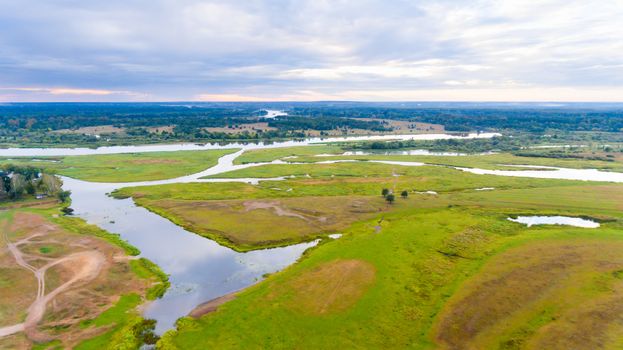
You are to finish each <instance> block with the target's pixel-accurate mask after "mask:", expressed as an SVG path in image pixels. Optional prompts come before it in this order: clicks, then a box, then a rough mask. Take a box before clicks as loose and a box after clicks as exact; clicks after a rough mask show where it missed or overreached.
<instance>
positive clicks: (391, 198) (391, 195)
mask: <svg viewBox="0 0 623 350" xmlns="http://www.w3.org/2000/svg"><path fill="white" fill-rule="evenodd" d="M395 199H396V197H394V195H393V194H391V193H390V194H388V195H387V196H385V200H386V201H387V203H389V204H392V203H393V202H394V200H395Z"/></svg>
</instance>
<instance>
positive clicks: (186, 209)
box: [139, 196, 388, 251]
mask: <svg viewBox="0 0 623 350" xmlns="http://www.w3.org/2000/svg"><path fill="white" fill-rule="evenodd" d="M139 201H140V202H141V204H142V205H144V206H145V207H147V208H148V209H150V210H152V211H155V212H157V213H163V215H164V216H166V217H167V218H169V219H170V220H172V221H173V222H176V223H178V224H180V225H182V226H184V227H185V228H187V229H188V230H190V231H193V232H196V233H198V234H201V235H204V236H206V237H210V238H212V239H214V240H216V241H218V242H221V243H223V244H225V245H227V246H231V247H233V248H235V249H236V250H240V251H244V250H250V249H258V248H265V247H272V246H279V245H287V244H292V243H295V242H301V241H308V240H311V239H313V238H316V237H319V236H321V235H326V234H328V233H333V232H336V231H338V230H340V229H344V228H346V227H348V225H350V224H351V223H353V222H355V221H358V220H362V219H365V218H370V217H372V216H374V215H377V214H378V213H379V212H383V211H385V210H387V209H388V207H387V205H386V204H385V201H384V200H383V199H382V198H380V197H376V198H374V197H373V198H371V197H353V196H348V197H326V196H325V197H295V198H280V199H263V200H262V199H249V200H208V201H201V200H170V199H162V200H154V201H151V200H139Z"/></svg>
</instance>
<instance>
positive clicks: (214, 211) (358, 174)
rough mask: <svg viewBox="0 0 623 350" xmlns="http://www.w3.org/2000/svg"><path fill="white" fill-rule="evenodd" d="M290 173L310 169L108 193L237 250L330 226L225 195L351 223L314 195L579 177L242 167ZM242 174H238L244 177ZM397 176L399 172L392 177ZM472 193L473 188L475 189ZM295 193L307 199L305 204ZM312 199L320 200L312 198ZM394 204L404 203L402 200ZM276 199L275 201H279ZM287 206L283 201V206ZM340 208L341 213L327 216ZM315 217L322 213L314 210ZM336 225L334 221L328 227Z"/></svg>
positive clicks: (458, 188) (371, 166) (530, 183)
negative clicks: (250, 206)
mask: <svg viewBox="0 0 623 350" xmlns="http://www.w3.org/2000/svg"><path fill="white" fill-rule="evenodd" d="M288 169H289V171H290V172H291V173H293V174H309V176H311V178H308V177H303V178H300V179H299V178H297V179H293V180H287V181H265V182H261V183H260V184H259V185H257V186H254V185H248V184H244V183H186V184H170V185H161V186H144V187H129V188H122V189H120V190H118V191H116V192H114V193H113V195H114V196H116V197H119V198H121V197H133V198H134V200H135V202H136V203H137V204H138V205H141V206H143V207H145V208H147V209H149V210H151V211H152V212H154V213H156V214H158V215H161V216H163V217H166V218H168V219H169V220H171V221H172V222H174V223H176V224H178V225H180V226H183V227H184V228H186V229H188V230H189V231H192V232H195V233H198V234H201V235H203V236H206V237H209V238H211V239H213V240H215V241H217V242H219V243H221V244H223V245H226V246H228V247H231V248H233V249H235V250H238V251H247V250H252V249H261V248H267V247H274V246H281V245H287V244H292V243H297V242H301V241H305V240H310V239H313V238H316V237H318V235H320V234H322V233H325V232H327V231H330V230H331V229H330V228H328V227H326V225H318V223H316V224H315V226H314V227H313V228H308V226H309V225H308V224H309V223H308V222H303V221H302V220H300V219H297V218H293V217H283V216H281V217H279V216H277V215H271V213H270V212H269V211H266V210H264V211H248V210H244V207H243V202H222V201H223V200H241V201H242V200H244V201H248V200H251V199H265V200H273V201H274V200H280V203H282V204H283V205H285V204H284V203H286V204H287V203H288V201H289V202H290V203H292V204H290V207H292V208H294V209H293V210H294V211H296V210H299V211H303V212H302V213H303V215H305V211H307V212H309V211H318V210H319V209H317V208H323V207H327V208H329V207H331V208H333V209H332V210H330V211H329V213H327V214H322V216H324V217H329V218H331V217H334V216H335V217H342V219H340V220H339V221H342V222H343V223H344V224H349V223H351V222H353V220H355V219H356V220H361V219H363V218H364V217H361V216H360V215H353V214H351V215H350V218H349V216H348V214H347V212H348V210H349V209H348V208H346V207H344V206H340V208H342V207H344V208H342V209H340V208H338V207H335V206H333V207H332V206H330V205H328V204H327V203H325V204H322V203H323V202H327V201H329V199H322V198H318V197H338V196H341V197H343V198H344V200H343V203H344V204H345V205H346V204H347V203H349V201H350V198H353V197H356V196H368V197H371V198H378V199H379V200H380V204H377V206H378V208H379V209H378V210H381V211H384V210H385V206H384V204H383V201H382V198H381V196H380V193H381V189H383V188H389V189H392V190H394V192H396V193H400V192H401V191H403V190H407V191H409V192H410V193H411V197H412V198H413V200H415V201H427V200H429V197H430V195H418V194H417V193H415V192H423V191H429V190H432V191H436V192H439V193H455V192H465V191H466V192H474V189H477V188H481V187H495V188H498V189H512V188H543V187H552V186H556V187H563V188H564V186H573V185H579V184H582V182H579V181H565V180H551V179H526V178H513V177H501V176H494V175H475V174H471V173H467V172H463V171H459V170H455V169H451V168H446V167H433V166H422V167H404V166H393V165H387V164H376V163H365V162H361V163H359V162H357V163H339V164H326V165H305V164H303V165H265V166H261V167H256V168H251V169H244V170H241V171H242V172H244V171H251V172H254V174H253V175H255V176H258V175H263V176H266V177H272V176H274V174H275V173H282V172H283V171H286V170H288ZM246 175H248V174H247V173H243V174H241V176H246ZM394 175H400V176H394ZM476 193H478V192H476ZM296 198H309V200H308V201H307V202H308V203H307V204H305V203H303V202H302V201H301V200H299V203H298V204H294V203H293V202H292V200H294V199H296ZM314 198H318V199H314ZM397 202H398V203H402V202H401V201H400V200H398V201H397ZM282 204H280V205H282ZM286 206H287V205H286ZM337 213H345V214H346V215H341V216H340V215H333V214H337ZM316 216H321V215H320V214H319V215H316ZM333 229H335V228H333Z"/></svg>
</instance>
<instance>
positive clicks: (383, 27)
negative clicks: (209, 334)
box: [0, 0, 623, 100]
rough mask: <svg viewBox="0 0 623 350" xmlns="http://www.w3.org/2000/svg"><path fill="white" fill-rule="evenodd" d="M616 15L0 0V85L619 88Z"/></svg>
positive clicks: (583, 5) (331, 4) (385, 4)
mask: <svg viewBox="0 0 623 350" xmlns="http://www.w3.org/2000/svg"><path fill="white" fill-rule="evenodd" d="M622 17H623V10H622V9H621V7H620V6H618V5H617V1H615V0H605V1H602V2H599V3H597V4H589V3H587V2H584V1H580V0H575V1H564V0H544V1H539V2H525V1H519V0H517V1H504V2H500V1H494V0H480V1H474V2H465V1H459V0H456V1H449V0H445V1H432V0H425V1H406V0H404V1H403V0H396V1H391V2H389V1H380V0H359V1H355V0H316V1H313V0H306V1H303V0H298V1H295V0H278V1H268V0H249V1H236V2H235V1H201V0H181V1H173V0H151V1H148V0H125V1H122V0H108V1H105V2H104V1H70V0H64V1H62V0H61V1H59V0H57V1H48V2H43V1H37V0H22V1H19V2H17V1H11V0H0V87H44V88H45V87H69V88H77V89H107V90H114V91H134V92H136V93H137V94H136V95H131V94H130V95H127V96H125V97H123V96H117V95H108V96H103V97H101V98H103V99H105V98H116V99H120V98H127V99H133V98H136V96H140V98H141V99H143V98H147V99H186V100H188V99H193V98H194V97H195V96H197V95H200V94H248V95H252V96H285V95H287V96H292V95H293V91H315V92H317V93H318V94H319V95H324V96H330V95H331V94H335V95H336V96H343V95H342V94H341V92H343V91H356V90H366V91H371V90H375V89H378V90H382V91H388V90H394V89H395V90H409V89H411V90H418V89H448V88H451V87H455V86H464V87H469V88H486V89H495V88H496V87H499V88H508V87H509V86H522V87H537V88H547V87H555V88H560V87H573V88H576V87H586V88H602V87H606V88H617V87H619V86H622V84H623V67H622V66H621V65H620V64H619V63H620V62H623V39H621V37H620V34H619V33H618V31H619V30H618V29H619V27H620V25H619V20H620V18H622ZM422 62H424V63H422ZM426 62H428V63H426ZM431 62H432V63H431ZM466 67H483V68H482V69H468V68H466ZM2 93H3V92H1V91H0V94H2ZM23 93H25V92H24V91H22V92H21V93H20V94H18V95H19V96H18V97H17V98H22V94H23ZM146 96H147V97H146ZM349 96H350V95H349ZM49 98H50V99H62V98H63V96H60V95H57V96H49ZM71 98H75V97H74V96H71ZM86 98H88V99H92V98H93V96H87V97H86ZM4 99H5V100H6V99H7V97H6V96H5V97H4Z"/></svg>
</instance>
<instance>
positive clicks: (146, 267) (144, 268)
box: [130, 258, 171, 300]
mask: <svg viewBox="0 0 623 350" xmlns="http://www.w3.org/2000/svg"><path fill="white" fill-rule="evenodd" d="M130 268H131V269H132V271H134V273H135V274H136V275H137V276H139V277H141V278H145V279H154V280H156V281H157V282H156V283H155V284H154V285H153V286H152V287H151V288H149V289H148V290H147V294H146V296H145V297H146V298H147V300H155V299H158V298H161V297H162V296H163V295H164V293H165V292H166V291H167V289H169V287H170V286H171V282H169V276H168V275H167V274H165V273H164V271H162V270H161V269H160V267H159V266H158V265H156V264H154V263H153V262H151V261H150V260H148V259H145V258H140V259H137V260H130Z"/></svg>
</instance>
